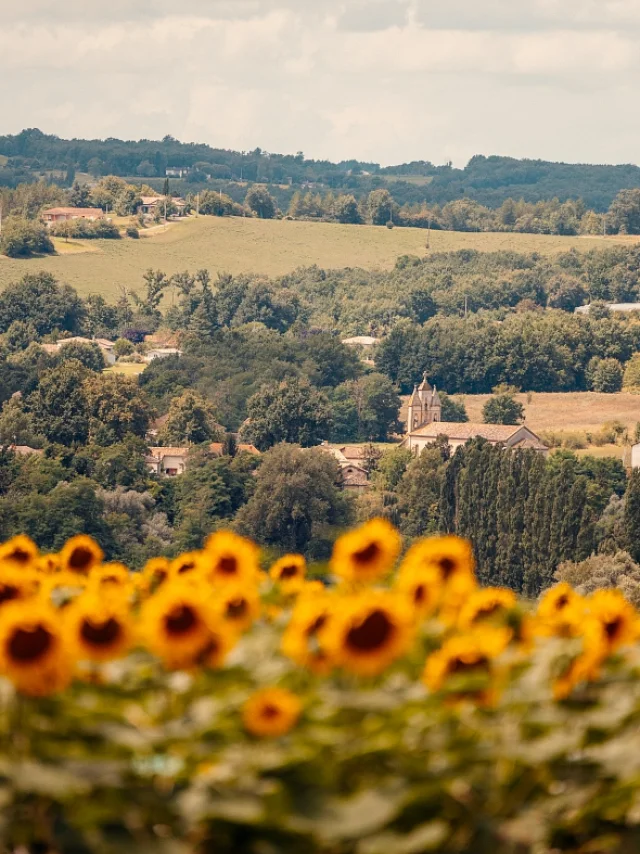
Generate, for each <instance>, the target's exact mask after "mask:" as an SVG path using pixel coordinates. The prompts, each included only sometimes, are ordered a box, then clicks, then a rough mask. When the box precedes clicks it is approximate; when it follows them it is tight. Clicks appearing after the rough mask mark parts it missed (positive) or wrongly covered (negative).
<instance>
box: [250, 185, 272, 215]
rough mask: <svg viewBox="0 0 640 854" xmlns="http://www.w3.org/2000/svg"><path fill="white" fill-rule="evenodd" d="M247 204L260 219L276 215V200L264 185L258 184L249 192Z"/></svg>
mask: <svg viewBox="0 0 640 854" xmlns="http://www.w3.org/2000/svg"><path fill="white" fill-rule="evenodd" d="M244 201H245V204H246V206H247V207H248V208H249V210H252V211H253V212H254V213H255V214H256V216H259V217H260V219H273V217H274V216H275V215H276V211H277V206H276V201H275V199H274V198H273V196H272V195H271V193H269V191H268V190H267V188H266V187H265V186H264V185H261V184H256V185H254V186H253V187H251V189H250V190H249V191H248V192H247V195H246V198H245V200H244Z"/></svg>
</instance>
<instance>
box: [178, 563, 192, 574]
mask: <svg viewBox="0 0 640 854" xmlns="http://www.w3.org/2000/svg"><path fill="white" fill-rule="evenodd" d="M195 568H196V564H195V561H193V560H189V561H185V562H184V563H183V564H182V566H181V567H180V569H179V570H178V575H182V574H183V573H184V572H191V570H192V569H195Z"/></svg>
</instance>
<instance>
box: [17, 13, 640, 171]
mask: <svg viewBox="0 0 640 854" xmlns="http://www.w3.org/2000/svg"><path fill="white" fill-rule="evenodd" d="M0 6H1V15H2V23H1V24H0V117H1V118H0V133H15V132H17V131H19V130H21V129H22V128H24V127H39V128H40V129H41V130H43V131H45V132H48V133H56V134H58V135H59V136H65V137H67V136H76V137H89V138H94V137H107V136H114V137H124V138H127V139H137V138H142V137H145V138H160V137H162V136H164V135H165V134H167V133H170V134H172V135H173V136H176V137H178V138H179V139H181V140H183V141H198V142H208V143H210V144H212V145H215V146H219V147H225V148H235V149H240V150H248V149H253V148H256V147H257V146H260V147H261V148H263V149H265V150H267V151H273V152H293V153H295V152H296V151H298V150H302V151H304V152H305V154H306V155H307V156H308V157H316V158H323V157H326V158H329V159H332V160H341V159H345V158H351V157H357V158H359V159H362V160H373V161H376V162H380V163H382V164H391V163H398V162H403V161H407V160H412V159H426V160H432V161H433V162H435V163H442V162H444V161H446V160H449V159H451V160H453V161H454V163H455V164H456V165H463V164H464V163H465V162H466V161H467V160H468V159H469V157H471V156H472V155H474V154H507V155H512V156H516V157H541V158H545V159H552V160H565V161H570V162H590V163H628V162H633V163H640V134H639V133H638V131H639V130H640V109H639V108H638V94H637V93H638V91H640V0H526V2H525V0H106V2H95V0H1V2H0Z"/></svg>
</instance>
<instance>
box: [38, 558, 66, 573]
mask: <svg viewBox="0 0 640 854" xmlns="http://www.w3.org/2000/svg"><path fill="white" fill-rule="evenodd" d="M36 569H37V570H38V572H41V573H43V574H44V575H53V573H54V572H58V570H59V569H60V557H59V555H57V554H46V555H40V557H39V558H37V560H36Z"/></svg>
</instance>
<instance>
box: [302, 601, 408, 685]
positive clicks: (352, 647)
mask: <svg viewBox="0 0 640 854" xmlns="http://www.w3.org/2000/svg"><path fill="white" fill-rule="evenodd" d="M412 636H413V611H412V610H411V608H410V606H409V605H408V604H407V602H406V600H405V599H403V598H401V597H400V596H398V595H397V594H394V593H390V592H388V591H384V590H367V591H365V592H363V593H360V594H357V595H354V596H350V597H345V598H344V599H343V600H341V601H340V603H339V607H336V608H335V613H332V615H331V619H330V620H329V621H328V622H327V623H326V625H324V626H323V627H322V628H321V630H320V631H319V632H318V641H319V643H320V645H321V647H322V649H323V650H325V651H326V652H327V654H328V655H329V658H331V659H332V660H333V661H335V662H336V664H338V665H339V666H341V667H344V668H345V670H350V671H351V672H352V673H357V674H360V675H362V676H372V675H374V674H376V673H380V672H381V671H382V670H384V669H385V667H387V666H388V665H389V664H391V662H392V661H395V659H396V658H399V657H400V656H401V655H402V654H403V653H404V652H406V650H407V649H408V647H409V645H410V643H411V640H412Z"/></svg>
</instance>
